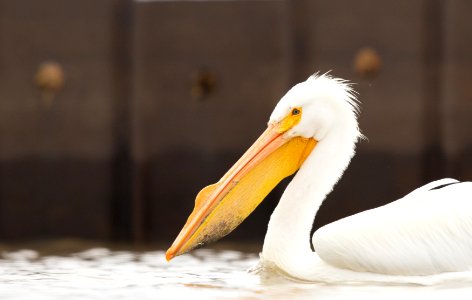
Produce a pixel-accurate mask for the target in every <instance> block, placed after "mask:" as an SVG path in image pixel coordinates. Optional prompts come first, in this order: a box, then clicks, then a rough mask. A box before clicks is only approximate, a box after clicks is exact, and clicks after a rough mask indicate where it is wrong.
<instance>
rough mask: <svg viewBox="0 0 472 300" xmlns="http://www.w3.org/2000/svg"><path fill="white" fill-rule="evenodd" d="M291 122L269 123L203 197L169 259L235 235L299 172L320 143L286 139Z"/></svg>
mask: <svg viewBox="0 0 472 300" xmlns="http://www.w3.org/2000/svg"><path fill="white" fill-rule="evenodd" d="M287 121H288V120H286V121H285V122H282V121H281V122H280V123H278V124H270V125H269V126H268V128H267V130H266V131H264V133H263V134H262V135H261V136H260V137H259V138H258V139H257V140H256V142H255V143H254V144H253V145H252V146H251V147H250V148H249V150H247V151H246V153H244V155H243V156H242V157H241V158H240V159H239V160H238V161H237V162H236V164H235V165H234V166H233V167H232V168H231V169H230V170H229V171H228V172H227V173H226V174H225V175H224V176H223V178H221V179H220V181H218V182H217V183H216V184H212V185H209V186H207V187H205V188H204V189H202V190H201V191H200V193H198V195H197V198H196V200H195V208H194V209H193V212H192V214H191V215H190V216H189V218H188V220H187V223H186V224H185V226H184V227H183V229H182V231H181V232H180V234H179V235H178V236H177V238H176V239H175V241H174V243H173V244H172V246H171V247H170V248H169V250H167V252H166V259H167V260H171V259H172V258H174V257H175V256H178V255H181V254H183V253H186V252H188V251H190V250H192V249H193V248H195V247H197V246H202V245H203V244H206V243H208V242H211V241H215V240H217V239H219V238H221V237H223V236H225V235H227V234H228V233H230V232H231V231H233V230H234V229H235V228H236V227H237V226H238V225H239V224H241V222H242V221H243V220H244V219H245V218H246V217H247V216H248V215H249V214H250V213H251V212H252V211H253V210H254V209H255V208H256V207H257V206H258V205H259V203H260V202H261V201H262V200H263V199H264V198H265V197H266V196H267V194H268V193H269V192H270V191H271V190H272V189H273V188H274V187H275V186H276V185H277V184H278V183H279V182H280V181H281V180H282V179H284V178H285V177H287V176H289V175H291V174H293V173H295V172H296V171H297V170H298V169H299V168H300V166H301V165H302V164H303V162H304V161H305V159H306V158H307V157H308V155H309V154H310V153H311V151H312V150H313V148H314V147H315V145H316V143H317V142H316V140H314V139H312V138H303V137H294V138H289V137H287V136H286V135H285V134H284V133H285V132H286V131H287V128H286V127H287V123H290V122H287ZM292 125H293V124H292Z"/></svg>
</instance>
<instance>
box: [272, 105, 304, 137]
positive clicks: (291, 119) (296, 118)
mask: <svg viewBox="0 0 472 300" xmlns="http://www.w3.org/2000/svg"><path fill="white" fill-rule="evenodd" d="M301 118H302V108H301V107H294V108H292V110H290V111H289V113H288V114H287V116H286V117H285V118H283V119H282V121H280V123H279V124H280V125H279V129H278V130H279V132H280V133H283V132H286V131H287V130H289V129H291V128H292V127H293V126H295V125H297V124H298V122H300V119H301Z"/></svg>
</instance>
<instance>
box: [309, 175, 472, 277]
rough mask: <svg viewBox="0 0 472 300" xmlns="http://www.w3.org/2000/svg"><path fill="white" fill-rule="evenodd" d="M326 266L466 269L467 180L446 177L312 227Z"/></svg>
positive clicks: (470, 185) (417, 271)
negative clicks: (381, 203)
mask: <svg viewBox="0 0 472 300" xmlns="http://www.w3.org/2000/svg"><path fill="white" fill-rule="evenodd" d="M313 245H314V248H315V251H316V252H317V254H318V255H319V256H320V258H321V259H322V260H324V261H325V262H327V263H328V264H330V265H333V266H336V267H339V268H344V269H350V270H354V271H365V272H374V273H381V274H392V275H426V274H437V273H442V272H454V271H467V270H472V182H462V183H459V182H457V181H454V180H450V179H446V180H442V181H437V182H433V183H430V184H427V185H425V186H423V187H421V188H419V189H417V190H415V191H413V192H412V193H410V194H408V195H406V196H405V197H403V198H401V199H399V200H397V201H395V202H392V203H390V204H387V205H385V206H381V207H378V208H375V209H371V210H368V211H365V212H361V213H359V214H356V215H353V216H350V217H347V218H344V219H341V220H339V221H336V222H334V223H331V224H328V225H326V226H324V227H322V228H320V229H318V230H317V231H316V232H315V234H314V236H313Z"/></svg>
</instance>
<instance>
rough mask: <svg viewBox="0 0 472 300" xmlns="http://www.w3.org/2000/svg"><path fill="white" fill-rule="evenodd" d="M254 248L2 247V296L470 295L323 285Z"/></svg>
mask: <svg viewBox="0 0 472 300" xmlns="http://www.w3.org/2000/svg"><path fill="white" fill-rule="evenodd" d="M257 261H258V256H257V255H256V254H255V253H243V252H238V251H228V250H225V251H223V250H197V251H194V252H193V254H192V255H185V256H182V257H179V258H176V259H174V260H173V261H172V262H171V263H168V262H166V261H165V259H164V252H163V251H111V250H109V249H107V248H92V249H89V250H85V251H80V252H76V253H72V254H65V255H64V254H63V255H43V256H41V255H39V254H38V252H36V251H34V250H15V251H3V253H2V259H1V260H0V299H2V300H3V299H91V300H93V299H192V300H193V299H357V298H359V299H402V300H403V299H445V297H450V299H472V288H471V287H468V286H461V285H460V284H458V285H455V286H451V285H448V286H436V287H421V286H378V285H377V286H369V285H357V286H350V285H342V286H339V285H325V284H319V283H318V284H306V283H300V282H293V281H290V280H288V279H285V278H284V277H282V276H280V275H277V274H273V275H265V276H260V275H256V274H251V273H249V272H247V269H249V268H250V267H252V266H254V265H256V264H257Z"/></svg>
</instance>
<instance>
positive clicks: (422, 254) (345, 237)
mask: <svg viewBox="0 0 472 300" xmlns="http://www.w3.org/2000/svg"><path fill="white" fill-rule="evenodd" d="M357 112H358V104H357V100H356V97H355V95H354V91H353V90H352V89H351V87H350V85H349V83H347V82H346V81H344V80H341V79H337V78H333V77H331V76H329V75H318V74H315V75H313V76H311V77H310V78H308V79H307V80H306V81H305V82H302V83H299V84H297V85H296V86H294V87H293V88H292V89H291V90H290V91H289V92H288V93H287V94H286V95H285V96H284V97H282V99H281V100H280V102H279V103H278V104H277V106H276V107H275V109H274V111H273V112H272V115H271V116H270V120H269V123H268V128H267V130H266V131H265V132H264V133H263V134H262V135H261V137H259V138H258V139H257V141H256V142H255V143H254V144H253V145H252V146H251V148H249V150H248V151H247V152H246V153H245V154H244V155H243V156H242V157H241V158H240V159H239V160H238V162H237V163H236V164H235V165H234V166H233V167H232V168H231V169H230V170H229V171H228V172H227V173H226V174H225V175H224V176H223V177H222V178H221V180H220V181H218V183H216V184H213V185H210V186H207V187H206V188H204V189H203V190H202V191H200V193H199V194H198V196H197V198H196V201H195V208H194V210H193V212H192V214H191V215H190V217H189V218H188V220H187V223H186V224H185V226H184V227H183V229H182V231H181V232H180V234H179V235H178V237H177V239H176V240H175V242H174V243H173V245H172V246H171V248H170V249H169V250H168V251H167V253H166V258H167V260H170V259H172V258H173V257H175V256H177V255H180V254H183V253H185V252H187V251H189V250H191V249H193V248H195V247H197V246H201V245H203V244H205V243H208V242H211V241H214V240H216V239H219V238H221V237H222V236H224V235H226V234H228V233H229V232H231V231H232V230H233V229H234V228H235V227H236V226H238V225H239V224H240V223H241V222H242V221H243V220H244V219H245V218H246V217H247V216H248V215H249V214H250V213H251V212H252V211H253V210H254V209H255V207H256V206H257V205H258V204H259V203H260V202H261V201H262V200H263V198H265V196H266V195H267V194H268V193H269V192H270V191H271V190H272V189H273V188H274V187H275V186H276V185H277V184H278V183H279V182H280V180H282V179H283V178H284V177H286V176H288V175H290V174H293V173H294V172H296V171H297V170H298V169H299V170H298V173H297V174H296V175H295V177H294V178H293V180H292V181H291V182H290V183H289V185H288V186H287V189H286V190H285V192H284V193H283V195H282V198H281V199H280V202H279V204H278V205H277V207H276V209H275V211H274V212H273V214H272V216H271V218H270V222H269V225H268V230H267V234H266V237H265V240H264V246H263V250H262V253H261V263H262V265H263V266H264V265H272V266H276V267H277V268H278V269H279V270H281V271H283V272H284V273H285V274H287V275H289V276H291V277H294V278H297V279H300V280H304V281H310V282H311V281H314V282H316V281H318V282H387V283H416V284H425V285H428V284H434V283H438V282H442V281H444V280H451V279H453V280H465V281H469V280H471V278H472V182H463V183H459V182H458V181H457V180H454V179H442V180H438V181H435V182H432V183H429V184H426V185H425V186H423V187H420V188H418V189H416V190H414V191H413V192H411V193H410V194H408V195H406V196H405V197H403V198H401V199H399V200H397V201H395V202H392V203H390V204H387V205H385V206H381V207H378V208H375V209H371V210H368V211H365V212H361V213H358V214H356V215H353V216H350V217H347V218H344V219H341V220H338V221H336V222H333V223H331V224H328V225H326V226H324V227H322V228H320V229H318V230H317V231H316V232H315V234H314V235H313V238H312V241H310V240H309V238H308V237H309V234H310V230H311V228H312V224H313V220H314V217H315V215H316V212H317V211H318V208H319V207H320V205H321V203H322V202H323V200H324V199H325V197H326V195H327V194H328V193H329V192H330V191H331V190H332V189H333V186H334V185H335V184H336V182H337V181H338V180H339V178H340V177H341V175H342V173H343V172H344V170H345V168H346V167H347V165H348V164H349V162H350V160H351V158H352V156H353V155H354V150H355V145H356V142H357V141H358V140H359V138H361V137H362V134H361V133H360V131H359V128H358V123H357ZM399 142H400V141H399ZM373 184H375V183H373ZM346 201H349V199H346ZM309 243H313V247H314V249H315V251H312V250H311V247H310V244H309Z"/></svg>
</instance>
